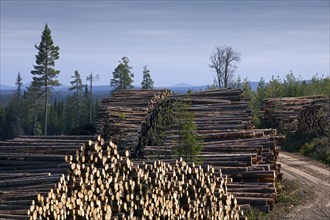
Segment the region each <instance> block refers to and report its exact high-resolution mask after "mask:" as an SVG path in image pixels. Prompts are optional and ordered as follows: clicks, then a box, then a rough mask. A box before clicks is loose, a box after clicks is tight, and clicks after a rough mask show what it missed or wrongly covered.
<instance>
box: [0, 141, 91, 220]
mask: <svg viewBox="0 0 330 220" xmlns="http://www.w3.org/2000/svg"><path fill="white" fill-rule="evenodd" d="M91 138H93V136H49V137H43V136H33V137H32V136H22V137H19V138H15V139H13V140H10V141H1V142H0V219H27V212H26V209H27V208H28V207H29V206H30V204H31V200H32V199H36V198H37V194H38V193H40V194H41V195H46V194H47V192H48V191H49V189H50V188H51V187H52V186H53V185H54V184H55V183H57V182H58V180H59V178H60V176H61V174H62V173H66V172H67V170H68V169H69V168H70V164H68V163H66V161H65V156H66V155H73V154H75V153H76V150H77V146H79V145H80V144H82V143H84V142H86V141H87V140H89V139H91Z"/></svg>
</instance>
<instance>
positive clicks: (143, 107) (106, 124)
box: [95, 90, 170, 151]
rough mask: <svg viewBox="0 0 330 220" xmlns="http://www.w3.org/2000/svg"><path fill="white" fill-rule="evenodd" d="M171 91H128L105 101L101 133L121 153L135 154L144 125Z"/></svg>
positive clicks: (99, 123) (99, 122)
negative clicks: (150, 114)
mask: <svg viewBox="0 0 330 220" xmlns="http://www.w3.org/2000/svg"><path fill="white" fill-rule="evenodd" d="M169 93H170V92H169V91H168V90H125V91H119V92H114V93H113V94H112V96H110V97H108V98H105V99H103V100H102V102H101V105H100V109H99V112H98V116H97V119H96V123H95V124H96V127H97V134H101V135H102V136H103V137H105V138H106V139H110V140H111V141H112V142H114V143H115V144H116V145H118V149H119V150H126V149H128V150H130V151H132V150H133V149H134V148H135V146H136V144H137V143H138V137H139V131H140V129H141V123H142V122H143V121H144V120H145V118H146V117H147V115H148V113H149V112H150V111H151V110H152V109H153V108H154V106H156V105H157V103H159V102H161V101H162V100H163V99H164V98H165V97H166V96H167V95H168V94H169Z"/></svg>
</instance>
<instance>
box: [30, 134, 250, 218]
mask: <svg viewBox="0 0 330 220" xmlns="http://www.w3.org/2000/svg"><path fill="white" fill-rule="evenodd" d="M66 159H67V161H68V162H69V163H70V171H69V173H68V175H62V176H61V178H60V182H59V183H58V184H56V186H55V188H53V189H51V190H50V191H49V192H48V194H47V196H43V195H38V198H37V199H36V200H33V201H32V205H31V206H30V209H29V210H28V214H29V216H30V219H39V218H40V219H46V218H49V219H245V217H244V216H243V211H241V210H240V207H239V206H238V205H237V200H236V199H235V198H234V196H233V195H232V194H229V193H227V183H229V182H230V179H227V178H226V177H223V176H222V173H221V171H219V170H217V169H215V168H213V167H211V166H203V167H202V166H195V165H191V166H190V165H188V164H187V163H185V162H184V161H182V160H180V161H176V162H175V163H174V164H169V163H164V162H161V161H154V162H152V163H151V164H146V163H142V162H139V164H134V163H133V162H132V161H131V160H130V159H129V153H128V151H126V153H125V155H119V154H118V151H117V147H116V145H114V144H113V143H112V142H110V143H109V144H106V143H104V141H103V139H101V138H100V137H98V139H97V140H95V141H89V142H88V143H86V144H85V145H83V146H82V147H81V149H80V150H79V152H78V153H77V155H75V156H68V157H67V158H66Z"/></svg>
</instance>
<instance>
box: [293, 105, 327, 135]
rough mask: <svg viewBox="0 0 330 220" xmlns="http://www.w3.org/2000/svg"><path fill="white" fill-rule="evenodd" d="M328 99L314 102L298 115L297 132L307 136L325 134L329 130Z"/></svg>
mask: <svg viewBox="0 0 330 220" xmlns="http://www.w3.org/2000/svg"><path fill="white" fill-rule="evenodd" d="M329 118H330V99H318V100H314V101H313V102H312V103H311V104H310V105H308V106H305V107H304V108H303V109H302V110H301V112H300V113H299V115H298V129H299V131H301V132H303V133H305V134H309V133H314V134H319V135H322V134H325V133H326V131H327V129H330V125H329V123H330V121H329Z"/></svg>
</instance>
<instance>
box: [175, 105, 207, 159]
mask: <svg viewBox="0 0 330 220" xmlns="http://www.w3.org/2000/svg"><path fill="white" fill-rule="evenodd" d="M173 105H174V121H175V122H174V123H175V124H176V125H177V127H178V134H177V135H178V138H177V140H176V144H175V145H174V151H176V153H177V154H178V155H179V156H180V157H181V156H183V157H185V160H186V161H190V162H198V158H196V156H197V155H198V153H199V152H200V151H201V150H202V148H203V146H202V139H201V137H200V136H199V135H198V134H196V129H197V127H196V125H195V123H194V115H193V114H192V113H191V112H189V111H188V109H189V107H190V105H189V104H187V103H185V102H175V103H173Z"/></svg>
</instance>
